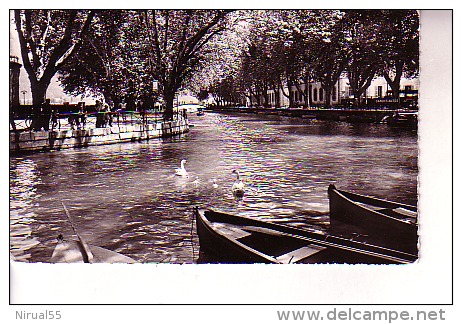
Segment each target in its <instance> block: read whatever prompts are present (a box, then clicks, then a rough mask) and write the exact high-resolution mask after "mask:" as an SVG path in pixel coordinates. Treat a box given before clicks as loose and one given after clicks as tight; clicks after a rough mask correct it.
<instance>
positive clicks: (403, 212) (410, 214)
mask: <svg viewBox="0 0 462 324" xmlns="http://www.w3.org/2000/svg"><path fill="white" fill-rule="evenodd" d="M394 211H395V212H397V213H399V214H401V215H404V216H407V217H411V218H416V217H417V213H416V212H415V211H412V210H409V209H406V208H401V207H399V208H395V209H394Z"/></svg>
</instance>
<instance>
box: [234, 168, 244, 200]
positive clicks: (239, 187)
mask: <svg viewBox="0 0 462 324" xmlns="http://www.w3.org/2000/svg"><path fill="white" fill-rule="evenodd" d="M233 173H235V174H236V181H234V183H233V187H232V190H233V195H235V196H236V197H243V196H244V191H245V190H244V186H245V185H244V182H242V180H241V179H240V176H239V171H237V170H233Z"/></svg>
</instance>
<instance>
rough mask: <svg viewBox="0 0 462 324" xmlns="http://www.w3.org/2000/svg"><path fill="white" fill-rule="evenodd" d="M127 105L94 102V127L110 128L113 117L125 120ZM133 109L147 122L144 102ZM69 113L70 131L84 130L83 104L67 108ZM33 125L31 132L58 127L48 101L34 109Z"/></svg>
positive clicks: (54, 109) (57, 116)
mask: <svg viewBox="0 0 462 324" xmlns="http://www.w3.org/2000/svg"><path fill="white" fill-rule="evenodd" d="M127 106H128V105H127V103H126V102H125V101H124V100H122V101H121V102H120V103H119V104H118V105H117V107H116V106H115V105H114V104H112V102H110V103H104V102H103V101H101V100H96V102H95V111H96V127H97V128H103V127H108V126H109V127H112V125H113V119H114V117H116V118H117V122H119V117H120V116H121V115H122V118H123V119H124V120H125V118H126V115H125V114H124V112H126V111H127V108H128V107H127ZM133 108H134V109H136V110H137V111H138V112H139V113H140V116H141V118H142V122H143V123H146V122H147V112H148V104H147V102H146V101H144V100H139V101H137V102H135V103H134V107H133ZM133 108H132V109H133ZM69 110H70V111H66V113H65V114H66V115H68V116H67V121H68V124H69V125H70V127H71V129H82V128H85V126H86V123H87V110H86V107H85V103H84V102H79V103H78V104H77V108H74V107H69ZM33 115H34V118H33V123H32V125H31V129H33V130H42V129H43V130H45V131H48V130H50V125H51V128H52V129H54V128H55V127H57V126H58V123H59V114H58V110H57V109H56V108H53V106H52V105H51V104H50V99H46V100H45V101H44V102H43V104H42V105H40V106H39V107H37V108H35V109H34V111H33Z"/></svg>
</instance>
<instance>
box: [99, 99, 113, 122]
mask: <svg viewBox="0 0 462 324" xmlns="http://www.w3.org/2000/svg"><path fill="white" fill-rule="evenodd" d="M95 109H96V127H97V128H101V127H107V126H109V127H112V115H113V111H112V109H111V108H110V107H109V105H108V104H104V105H103V103H102V102H101V101H99V100H96V104H95Z"/></svg>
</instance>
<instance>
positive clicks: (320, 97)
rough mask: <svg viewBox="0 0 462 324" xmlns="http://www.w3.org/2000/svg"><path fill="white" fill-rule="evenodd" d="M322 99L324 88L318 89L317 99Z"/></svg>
mask: <svg viewBox="0 0 462 324" xmlns="http://www.w3.org/2000/svg"><path fill="white" fill-rule="evenodd" d="M323 100H324V89H323V88H320V89H319V101H323Z"/></svg>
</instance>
